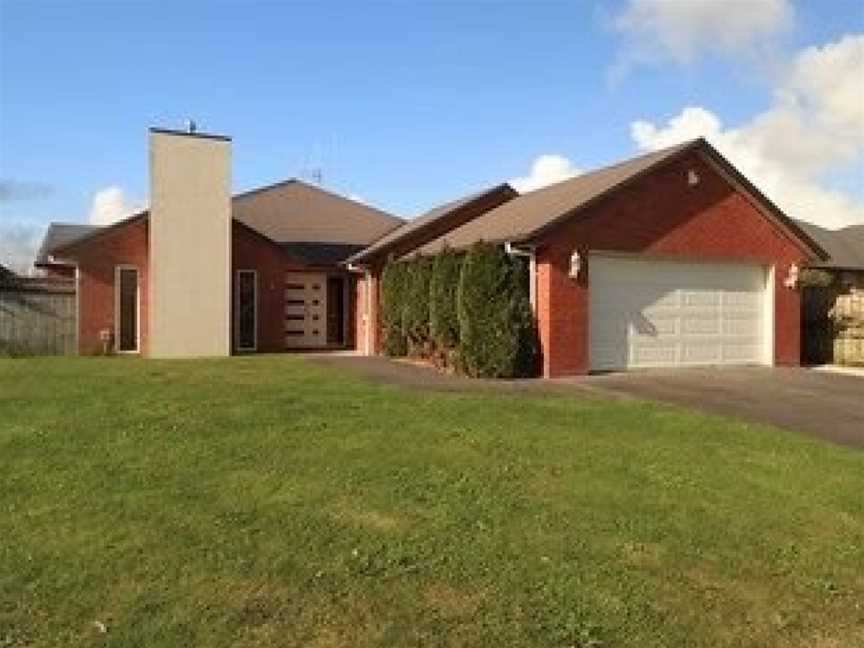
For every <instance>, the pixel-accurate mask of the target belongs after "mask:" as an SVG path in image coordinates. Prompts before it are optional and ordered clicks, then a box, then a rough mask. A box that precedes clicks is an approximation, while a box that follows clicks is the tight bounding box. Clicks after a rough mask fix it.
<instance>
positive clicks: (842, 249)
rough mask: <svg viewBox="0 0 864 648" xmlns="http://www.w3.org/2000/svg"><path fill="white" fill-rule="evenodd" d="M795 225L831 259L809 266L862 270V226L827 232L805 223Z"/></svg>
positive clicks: (863, 250)
mask: <svg viewBox="0 0 864 648" xmlns="http://www.w3.org/2000/svg"><path fill="white" fill-rule="evenodd" d="M797 223H798V226H799V227H800V228H801V229H802V230H804V231H805V232H806V233H807V234H808V236H810V238H812V239H813V240H815V241H816V242H817V243H818V244H819V245H820V246H821V247H822V248H823V249H824V250H825V251H826V252H827V253H828V256H830V257H831V258H830V259H827V260H824V261H819V262H816V263H812V264H810V265H811V266H813V267H817V268H843V269H846V270H864V224H861V225H850V226H849V227H844V228H843V229H839V230H829V229H825V228H824V227H819V226H818V225H814V224H813V223H808V222H807V221H797Z"/></svg>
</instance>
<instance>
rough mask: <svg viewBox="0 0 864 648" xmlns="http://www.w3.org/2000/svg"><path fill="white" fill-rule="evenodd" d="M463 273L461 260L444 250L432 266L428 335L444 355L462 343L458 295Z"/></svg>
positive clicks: (451, 251) (453, 253)
mask: <svg viewBox="0 0 864 648" xmlns="http://www.w3.org/2000/svg"><path fill="white" fill-rule="evenodd" d="M461 272H462V257H461V256H460V255H458V254H456V253H455V252H454V251H453V250H451V249H449V248H445V249H444V250H443V251H442V252H441V253H440V254H438V255H437V256H436V257H435V261H434V262H433V264H432V281H431V283H430V285H429V335H430V337H431V338H432V342H433V344H434V345H435V347H436V348H437V349H438V350H439V351H441V352H442V353H446V352H447V351H450V350H452V349H455V348H456V347H457V345H458V343H459V313H458V311H457V308H456V292H457V287H458V286H459V275H460V274H461Z"/></svg>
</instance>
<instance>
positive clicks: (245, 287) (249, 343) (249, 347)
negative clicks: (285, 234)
mask: <svg viewBox="0 0 864 648" xmlns="http://www.w3.org/2000/svg"><path fill="white" fill-rule="evenodd" d="M235 300H236V303H235V310H234V312H235V318H236V322H235V325H236V331H235V335H236V346H237V350H238V351H255V350H256V349H257V348H258V331H257V329H258V273H257V272H256V271H255V270H238V271H237V284H236V287H235Z"/></svg>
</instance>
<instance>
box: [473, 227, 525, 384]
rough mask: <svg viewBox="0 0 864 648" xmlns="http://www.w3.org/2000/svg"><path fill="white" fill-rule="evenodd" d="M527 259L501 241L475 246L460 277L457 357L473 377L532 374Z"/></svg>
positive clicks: (507, 376) (509, 376) (506, 376)
mask: <svg viewBox="0 0 864 648" xmlns="http://www.w3.org/2000/svg"><path fill="white" fill-rule="evenodd" d="M527 284H528V278H527V268H526V265H525V263H524V262H523V261H522V260H521V259H519V258H515V257H511V256H509V255H507V254H506V253H505V252H504V251H503V250H502V249H501V247H500V246H496V245H490V244H488V243H478V244H476V245H474V246H473V247H472V248H471V249H470V250H469V251H468V254H467V255H466V257H465V261H464V263H463V265H462V272H461V275H460V280H459V290H458V297H457V303H458V314H459V359H460V362H461V365H462V368H463V370H464V371H465V372H466V373H468V374H469V375H471V376H477V377H487V378H513V377H517V376H528V375H533V373H534V359H535V357H536V343H535V336H534V332H533V317H532V314H531V307H530V303H529V299H528V290H527Z"/></svg>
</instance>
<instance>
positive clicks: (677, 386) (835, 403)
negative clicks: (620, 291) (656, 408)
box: [584, 367, 864, 447]
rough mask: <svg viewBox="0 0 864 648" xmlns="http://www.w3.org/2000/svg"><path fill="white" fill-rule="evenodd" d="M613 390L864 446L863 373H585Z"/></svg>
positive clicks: (709, 370)
mask: <svg viewBox="0 0 864 648" xmlns="http://www.w3.org/2000/svg"><path fill="white" fill-rule="evenodd" d="M584 380H585V381H586V382H587V383H588V384H589V385H590V386H592V387H594V388H598V389H601V390H603V391H608V392H611V393H614V394H619V395H626V396H634V397H638V398H645V399H651V400H657V401H663V402H668V403H675V404H678V405H686V406H688V407H694V408H698V409H704V410H708V411H711V412H716V413H719V414H725V415H728V416H735V417H738V418H741V419H745V420H751V421H758V422H763V423H771V424H774V425H778V426H780V427H784V428H788V429H791V430H798V431H800V432H805V433H807V434H811V435H814V436H818V437H821V438H823V439H828V440H829V441H833V442H835V443H842V444H845V445H852V446H858V447H864V378H862V377H859V376H851V375H843V374H837V373H829V372H825V371H816V370H813V369H798V368H779V367H778V368H768V367H743V368H707V369H684V370H681V369H677V370H652V371H644V372H631V373H617V374H605V375H597V376H590V377H588V378H586V379H584Z"/></svg>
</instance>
